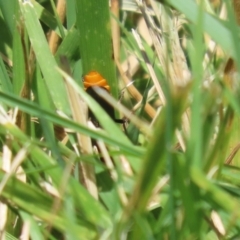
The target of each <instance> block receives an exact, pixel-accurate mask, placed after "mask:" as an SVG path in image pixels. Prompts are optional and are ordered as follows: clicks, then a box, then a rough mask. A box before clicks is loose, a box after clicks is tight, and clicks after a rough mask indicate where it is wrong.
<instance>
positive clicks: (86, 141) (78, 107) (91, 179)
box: [61, 57, 98, 199]
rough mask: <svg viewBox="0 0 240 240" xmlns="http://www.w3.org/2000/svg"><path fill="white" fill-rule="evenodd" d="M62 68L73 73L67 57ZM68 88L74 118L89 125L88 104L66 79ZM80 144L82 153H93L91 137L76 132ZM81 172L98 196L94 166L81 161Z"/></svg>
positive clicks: (85, 182)
mask: <svg viewBox="0 0 240 240" xmlns="http://www.w3.org/2000/svg"><path fill="white" fill-rule="evenodd" d="M61 64H62V69H64V71H65V72H66V73H68V74H69V75H70V74H71V70H70V66H69V65H68V62H67V59H66V58H64V57H62V58H61ZM65 82H66V88H67V92H68V97H69V103H70V106H71V110H72V117H73V120H74V121H76V122H78V123H80V124H82V125H85V126H86V125H87V117H86V115H87V106H86V104H85V103H84V102H83V100H82V99H81V98H80V96H79V95H78V94H77V93H76V91H75V89H74V88H73V87H72V86H71V85H70V84H69V83H68V81H67V80H66V79H65ZM76 136H77V140H78V145H79V147H80V153H82V154H92V144H91V139H90V137H88V136H84V135H81V134H79V133H76ZM80 172H81V179H80V180H81V183H82V184H83V185H84V186H85V187H86V189H87V190H88V191H89V192H90V194H91V195H92V196H93V197H94V198H96V199H97V198H98V190H97V187H96V179H95V173H94V167H93V166H92V165H91V164H89V163H82V162H80Z"/></svg>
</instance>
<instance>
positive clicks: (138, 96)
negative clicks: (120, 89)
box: [116, 60, 156, 118]
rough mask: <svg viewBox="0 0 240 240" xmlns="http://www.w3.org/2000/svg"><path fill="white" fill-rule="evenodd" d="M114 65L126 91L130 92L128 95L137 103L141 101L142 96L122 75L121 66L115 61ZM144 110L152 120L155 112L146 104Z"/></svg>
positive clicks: (123, 74)
mask: <svg viewBox="0 0 240 240" xmlns="http://www.w3.org/2000/svg"><path fill="white" fill-rule="evenodd" d="M116 65H117V67H118V71H119V73H120V75H121V77H122V79H123V81H124V83H125V85H126V86H128V87H127V89H128V91H129V92H130V94H131V95H132V96H133V98H134V99H136V100H137V101H138V102H140V101H142V98H143V97H142V95H141V93H140V92H139V91H138V90H137V89H136V88H135V87H134V86H133V85H132V84H130V83H131V81H130V79H129V78H128V77H127V75H126V74H125V73H124V71H123V69H122V66H121V64H120V63H119V61H118V60H116ZM144 110H145V111H146V113H147V114H148V115H149V117H151V118H154V117H155V115H156V110H155V109H154V108H153V107H152V106H151V105H150V104H149V103H146V105H145V108H144Z"/></svg>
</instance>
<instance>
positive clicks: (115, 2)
mask: <svg viewBox="0 0 240 240" xmlns="http://www.w3.org/2000/svg"><path fill="white" fill-rule="evenodd" d="M111 12H112V14H113V16H114V17H115V18H116V19H119V0H111ZM111 26H112V41H113V53H114V59H119V52H120V28H119V25H118V23H117V21H116V20H115V19H114V18H111Z"/></svg>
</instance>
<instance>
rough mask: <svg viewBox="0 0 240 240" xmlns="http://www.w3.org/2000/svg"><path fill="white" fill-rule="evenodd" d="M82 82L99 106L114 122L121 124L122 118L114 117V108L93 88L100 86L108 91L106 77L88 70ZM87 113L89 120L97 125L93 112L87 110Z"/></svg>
mask: <svg viewBox="0 0 240 240" xmlns="http://www.w3.org/2000/svg"><path fill="white" fill-rule="evenodd" d="M83 84H84V89H85V91H86V92H87V93H88V94H89V95H90V96H91V97H92V98H94V99H95V100H96V101H97V102H98V103H99V104H100V105H101V107H102V108H103V109H104V110H105V111H106V113H107V114H108V115H109V116H110V117H111V118H112V119H113V120H114V121H115V122H117V123H122V124H123V123H125V121H124V120H123V119H116V118H115V114H114V108H113V107H112V106H111V105H110V104H109V103H108V102H106V101H105V100H104V99H103V98H101V97H100V96H99V95H98V94H97V93H96V91H95V90H94V87H100V88H102V89H104V90H106V92H108V93H110V86H109V85H108V83H107V81H106V79H104V78H103V77H102V75H101V74H100V73H98V72H96V71H91V72H89V73H88V74H86V75H85V76H84V77H83ZM88 115H89V118H90V119H91V121H92V122H93V123H94V125H96V126H99V123H98V121H97V119H96V117H95V115H94V113H93V112H92V111H89V113H88ZM124 128H125V126H124Z"/></svg>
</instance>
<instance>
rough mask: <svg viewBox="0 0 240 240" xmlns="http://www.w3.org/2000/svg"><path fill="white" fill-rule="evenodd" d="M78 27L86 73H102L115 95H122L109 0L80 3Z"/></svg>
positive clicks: (80, 0)
mask: <svg viewBox="0 0 240 240" xmlns="http://www.w3.org/2000/svg"><path fill="white" fill-rule="evenodd" d="M76 6H77V26H78V28H79V31H80V34H81V36H82V37H81V38H80V42H79V44H80V54H81V57H82V65H83V73H84V74H87V73H88V72H89V71H93V70H95V71H98V72H100V73H101V75H102V76H103V77H104V78H105V79H106V80H107V81H108V83H109V85H110V87H111V93H112V94H113V96H114V97H115V98H116V97H117V93H118V86H117V79H116V70H115V66H114V56H113V46H112V38H111V29H110V13H109V6H108V1H106V0H91V1H89V0H76Z"/></svg>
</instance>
